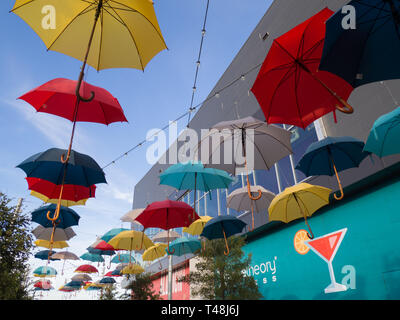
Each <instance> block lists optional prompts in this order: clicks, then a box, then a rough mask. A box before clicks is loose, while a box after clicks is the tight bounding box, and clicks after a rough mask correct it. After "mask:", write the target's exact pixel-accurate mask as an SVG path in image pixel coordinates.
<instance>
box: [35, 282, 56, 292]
mask: <svg viewBox="0 0 400 320" xmlns="http://www.w3.org/2000/svg"><path fill="white" fill-rule="evenodd" d="M33 287H34V288H38V289H43V290H51V289H53V287H52V286H51V281H50V280H38V281H36V282H35V283H34V285H33Z"/></svg>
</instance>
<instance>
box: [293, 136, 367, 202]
mask: <svg viewBox="0 0 400 320" xmlns="http://www.w3.org/2000/svg"><path fill="white" fill-rule="evenodd" d="M363 149H364V142H362V141H359V140H357V139H354V138H352V137H328V138H325V139H322V140H320V141H317V142H314V143H312V144H311V145H310V146H309V147H308V148H307V150H306V152H305V154H304V155H303V157H302V158H301V159H300V161H299V163H298V164H297V166H296V169H297V170H300V171H301V172H303V173H304V174H305V175H306V176H307V177H309V176H318V175H328V176H333V175H336V179H337V181H338V183H339V188H340V192H341V195H340V196H339V197H338V196H337V195H336V194H334V197H335V199H336V200H341V199H342V198H343V196H344V194H343V188H342V185H341V183H340V179H339V176H338V172H340V171H343V170H346V169H350V168H355V167H358V166H359V165H360V163H361V162H362V161H363V160H364V159H365V158H366V157H367V156H369V155H370V154H371V153H370V152H366V151H364V150H363Z"/></svg>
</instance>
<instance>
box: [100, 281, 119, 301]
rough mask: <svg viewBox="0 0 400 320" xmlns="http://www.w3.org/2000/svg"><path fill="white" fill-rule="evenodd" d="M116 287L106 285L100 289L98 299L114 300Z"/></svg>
mask: <svg viewBox="0 0 400 320" xmlns="http://www.w3.org/2000/svg"><path fill="white" fill-rule="evenodd" d="M115 291H116V288H115V286H114V285H113V284H112V285H108V286H106V287H104V288H103V289H101V294H100V300H116V295H117V294H116V292H115Z"/></svg>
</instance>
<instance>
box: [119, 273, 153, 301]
mask: <svg viewBox="0 0 400 320" xmlns="http://www.w3.org/2000/svg"><path fill="white" fill-rule="evenodd" d="M153 287H154V285H153V281H152V278H151V274H149V273H141V274H137V275H135V276H134V277H133V278H132V279H131V281H130V283H129V285H128V286H127V287H126V289H127V290H131V294H130V295H124V296H123V297H122V299H124V298H125V299H132V300H160V295H159V294H158V293H155V292H154V291H153Z"/></svg>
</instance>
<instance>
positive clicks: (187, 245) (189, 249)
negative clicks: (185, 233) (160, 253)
mask: <svg viewBox="0 0 400 320" xmlns="http://www.w3.org/2000/svg"><path fill="white" fill-rule="evenodd" d="M169 247H170V251H171V252H173V253H172V254H173V255H174V256H182V255H184V254H187V253H194V252H196V251H197V250H200V249H201V242H200V240H197V239H189V238H186V237H182V238H178V239H176V240H174V241H172V242H171V243H170V244H169ZM165 251H167V253H168V254H169V252H168V249H165Z"/></svg>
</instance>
